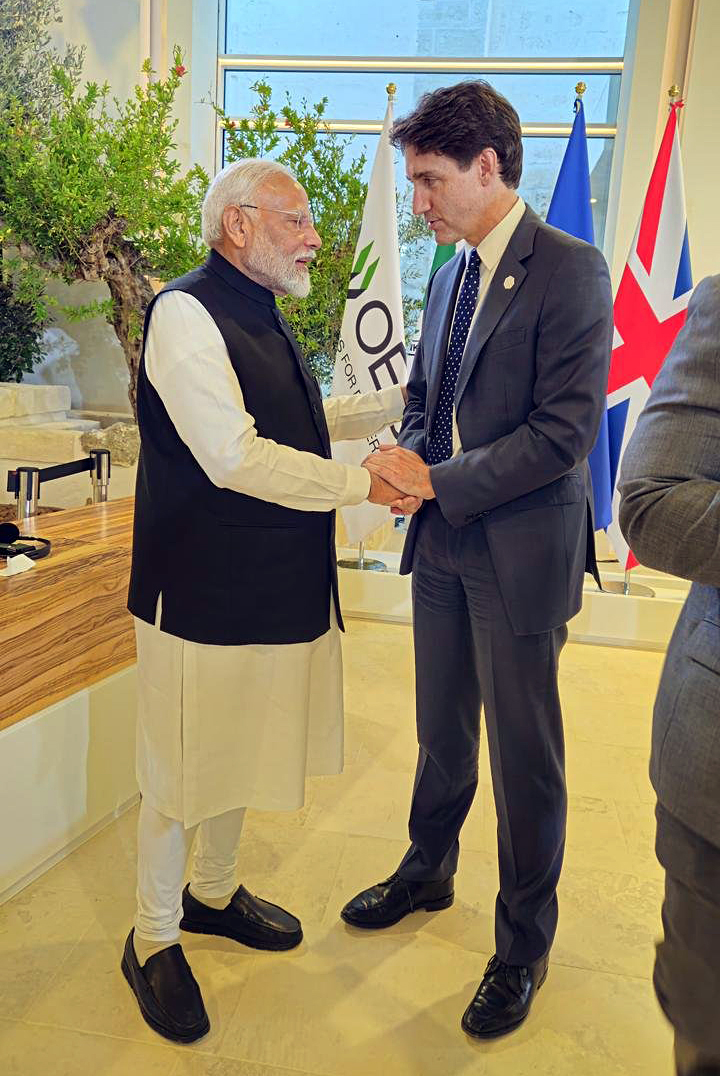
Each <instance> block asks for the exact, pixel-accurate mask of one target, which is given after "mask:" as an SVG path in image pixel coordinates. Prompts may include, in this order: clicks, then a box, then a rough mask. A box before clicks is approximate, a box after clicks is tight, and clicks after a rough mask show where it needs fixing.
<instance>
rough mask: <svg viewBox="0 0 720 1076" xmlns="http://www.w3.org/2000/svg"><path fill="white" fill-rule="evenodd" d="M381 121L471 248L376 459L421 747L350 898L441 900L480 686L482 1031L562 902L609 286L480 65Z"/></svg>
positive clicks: (443, 294) (487, 1030) (433, 321)
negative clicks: (485, 770)
mask: <svg viewBox="0 0 720 1076" xmlns="http://www.w3.org/2000/svg"><path fill="white" fill-rule="evenodd" d="M393 138H394V141H395V143H396V145H399V146H400V147H401V148H402V149H403V151H404V153H405V163H406V170H407V174H408V177H409V179H410V180H411V181H412V183H413V186H414V192H415V193H414V204H413V209H414V212H415V213H418V214H421V215H422V216H423V217H424V218H425V220H426V221H427V222H428V224H429V225H430V227H431V228H432V230H433V231H434V233H435V237H436V239H437V241H438V243H455V242H457V241H458V240H460V239H464V240H465V241H466V243H467V245H468V247H469V250H465V249H463V250H461V251H460V253H458V254H457V255H456V256H455V258H454V259H453V260H452V261H450V262H448V263H447V264H446V265H445V266H443V267H442V268H441V269H439V270H438V272H437V273H436V275H435V276H434V277H433V280H432V284H431V287H430V289H429V295H428V303H427V309H426V312H425V318H424V322H423V331H422V338H421V341H420V344H419V347H418V351H417V353H416V358H415V363H414V367H413V371H412V374H411V377H410V380H409V383H408V403H407V407H406V410H405V416H404V419H403V424H402V429H401V433H400V438H399V442H398V445H399V447H396V448H393V449H392V450H391V451H388V452H383V453H382V454H380V453H378V454H376V455H374V456H373V457H371V459H370V461H368V466H370V467H371V468H374V469H375V470H376V472H377V473H378V474H380V475H381V476H384V477H386V479H388V480H389V481H391V482H393V484H394V485H395V486H396V487H397V488H398V489H401V490H403V491H405V492H406V493H407V494H408V500H407V502H406V504H405V510H406V511H412V510H415V515H414V518H413V520H412V523H411V525H410V529H409V532H408V536H407V540H406V543H405V550H404V554H403V560H402V566H401V571H402V572H409V571H411V570H412V572H413V609H414V630H415V669H416V700H417V727H418V741H419V746H420V752H419V759H418V766H417V773H416V778H415V787H414V793H413V800H412V806H411V811H410V838H411V845H410V848H409V849H408V852H407V854H406V855H405V857H404V858H403V860H402V862H401V863H400V865H399V867H398V869H397V871H396V873H395V874H393V875H392V876H391V877H390V878H388V879H387V880H386V881H384V882H381V883H379V884H378V885H374V886H372V887H371V888H370V889H367V890H365V891H363V892H362V893H360V894H358V895H357V896H356V897H355V898H354V899H353V900H351V901H350V902H349V903H348V904H347V905H346V906H345V908H344V909H343V911H342V916H343V919H344V920H345V921H346V922H347V923H350V924H352V925H354V926H358V927H365V928H378V927H384V926H388V925H390V924H391V923H394V922H397V921H398V920H399V919H401V918H402V917H403V916H405V915H407V914H408V913H409V912H412V911H416V910H417V909H426V910H433V909H439V908H446V907H448V906H449V905H450V904H451V903H452V901H453V875H454V874H455V871H456V869H457V862H458V849H459V846H458V835H459V833H460V829H461V827H462V824H463V822H464V820H465V817H466V815H467V813H468V810H469V808H470V805H471V803H472V800H473V797H474V795H475V789H476V787H477V778H478V772H477V764H478V741H479V724H480V709H481V705H482V706H484V710H485V719H486V724H487V734H488V742H489V749H490V763H491V769H492V779H493V789H494V794H495V805H496V810H497V817H498V854H499V866H500V892H499V894H498V898H497V903H496V917H495V921H496V929H495V946H496V952H495V955H494V956H493V958H492V959H491V961H490V963H489V964H488V966H487V969H486V972H485V975H484V978H483V980H482V983H481V984H480V987H479V989H478V991H477V993H476V995H475V998H474V999H473V1001H472V1002H471V1004H470V1005H469V1007H468V1009H467V1011H466V1012H465V1015H464V1017H463V1022H462V1024H463V1028H464V1029H465V1031H466V1032H468V1033H469V1034H471V1035H474V1036H477V1037H479V1038H486V1037H490V1036H495V1035H501V1034H504V1033H505V1032H508V1031H511V1030H512V1029H513V1028H515V1027H517V1026H518V1025H519V1024H520V1023H521V1022H522V1021H523V1020H524V1018H525V1017H526V1016H527V1013H528V1011H529V1008H530V1004H531V1002H532V999H533V996H534V993H535V991H536V990H537V988H538V987H539V986H540V985H541V983H542V982H543V980H544V978H545V975H546V972H547V964H548V953H549V950H550V947H551V945H552V942H553V937H554V934H555V928H556V923H557V897H556V887H557V883H558V878H559V875H560V868H561V864H562V858H563V850H564V843H565V820H566V806H567V797H566V790H565V776H564V742H563V729H562V715H561V710H560V701H559V698H558V689H557V669H558V659H559V656H560V651H561V650H562V647H563V645H564V643H565V640H566V638H567V628H566V622H567V620H568V619H569V618H570V617H572V616H573V615H574V614H575V613H576V612H577V611H578V609H579V608H580V604H581V595H582V586H583V576H584V572H585V571H586V570H587V571H592V572H593V573H595V574H596V577H597V567H596V564H595V556H594V548H593V534H592V516H591V509H590V504H591V487H590V479H589V470H588V466H587V462H586V460H587V456H588V453H589V452H590V449H591V448H592V446H593V443H594V440H595V436H596V434H597V430H598V426H599V423H600V418H601V414H602V410H603V407H604V401H605V391H606V386H607V374H608V366H609V360H610V348H611V339H612V297H611V290H610V280H609V277H608V271H607V267H606V264H605V261H604V259H603V257H602V255H601V254H600V252H599V251H598V250H596V249H595V248H594V247H592V246H589V245H588V244H586V243H583V242H580V241H579V240H576V239H573V238H571V237H570V236H567V235H565V234H564V233H562V232H559V231H556V230H555V229H554V228H550V227H548V226H547V225H545V224H544V223H543V222H542V221H541V220H540V219H539V218H538V217H537V216H536V215H535V213H533V212H532V210H531V209H529V208H526V207H525V205H524V203H523V202H522V199H520V198H519V197H518V195H517V193H516V188H517V186H518V184H519V182H520V174H521V169H522V142H521V131H520V123H519V120H518V116H517V113H516V112H515V110H514V109H513V108H512V106H511V105H510V104H509V102H508V101H506V100H505V98H504V97H502V96H501V95H500V94H498V93H497V92H496V91H495V90H493V89H492V87H491V86H489V85H488V84H487V83H486V82H483V81H480V80H478V81H472V82H465V83H461V84H459V85H456V86H452V87H449V88H446V89H441V90H437V91H436V92H434V93H432V94H428V95H426V96H425V97H423V98H422V99H421V101H420V102H419V104H418V106H417V108H416V109H415V111H414V112H413V113H412V114H411V115H410V116H409V117H407V118H406V119H403V120H400V121H399V122H398V123H397V124H396V125H395V128H394V131H393Z"/></svg>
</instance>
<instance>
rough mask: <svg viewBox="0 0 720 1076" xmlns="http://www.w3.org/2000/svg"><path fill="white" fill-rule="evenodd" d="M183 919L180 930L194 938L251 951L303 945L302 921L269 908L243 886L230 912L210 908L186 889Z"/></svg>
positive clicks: (229, 907) (270, 906) (266, 903)
mask: <svg viewBox="0 0 720 1076" xmlns="http://www.w3.org/2000/svg"><path fill="white" fill-rule="evenodd" d="M182 905H183V917H182V919H181V920H180V929H181V930H187V931H189V932H190V933H191V934H216V935H218V936H219V937H221V938H230V939H231V940H232V941H236V942H240V943H241V945H249V946H250V948H251V949H272V950H274V951H279V950H281V949H294V948H295V946H296V945H299V944H300V942H301V941H302V936H303V933H302V927H301V925H300V920H299V919H296V918H295V916H294V915H290V912H286V911H284V909H283V908H278V906H277V904H269V903H268V902H267V901H266V900H261V899H260V897H254V896H253V895H252V893H248V891H247V889H245V887H244V886H242V885H241V886H240V887H239V888H238V889H236V890H235V892H234V893H233V895H232V898H231V900H230V903H229V904H228V906H227V908H223V909H222V911H219V910H218V909H217V908H209V907H208V905H207V904H203V903H202V902H201V901H199V900H195V897H194V896H193V895H192V893H191V892H190V887H189V886H187V885H186V886H185V888H184V889H183V895H182Z"/></svg>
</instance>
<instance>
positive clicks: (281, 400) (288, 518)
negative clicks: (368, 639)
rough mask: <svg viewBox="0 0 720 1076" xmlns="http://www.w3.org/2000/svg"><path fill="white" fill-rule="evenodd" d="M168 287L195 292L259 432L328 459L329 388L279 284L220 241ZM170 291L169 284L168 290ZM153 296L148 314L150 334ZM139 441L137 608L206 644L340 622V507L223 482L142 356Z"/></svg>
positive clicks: (310, 634) (131, 600) (305, 635)
mask: <svg viewBox="0 0 720 1076" xmlns="http://www.w3.org/2000/svg"><path fill="white" fill-rule="evenodd" d="M163 291H184V292H187V293H188V294H189V295H192V296H194V298H196V299H197V300H198V301H199V302H201V303H202V305H203V306H204V307H205V309H206V310H207V311H208V313H209V314H210V316H211V317H212V318H213V320H214V321H215V323H216V325H217V327H218V329H219V330H220V333H221V334H222V337H223V340H224V341H225V344H226V346H227V349H228V354H229V356H230V362H231V363H232V366H233V369H234V371H235V373H236V375H237V378H238V381H239V382H240V387H241V389H242V392H243V397H244V399H245V407H246V409H247V411H248V412H249V414H251V415H252V416H253V418H254V419H255V424H256V427H257V432H258V436H260V437H264V438H270V439H272V440H273V441H277V442H279V443H280V444H284V445H290V446H291V447H292V448H297V449H300V450H301V451H304V452H313V453H314V454H315V455H318V456H322V457H324V458H329V457H330V438H329V436H328V430H327V424H326V422H325V413H324V410H323V405H322V397H321V394H320V389H319V387H318V383H317V381H316V380H315V378H314V377H313V376H312V374H311V373H310V371H309V369H308V367H307V365H306V363H305V361H304V359H303V357H302V355H301V353H300V350H299V348H298V345H297V343H296V341H295V339H294V337H293V335H292V333H291V331H290V328H289V326H288V324H287V322H286V321H285V320H284V319H283V317H282V315H281V314H280V311H279V310H278V309H277V307H276V305H275V297H274V296H273V294H272V292H270V291H268V290H267V289H266V288H263V287H262V286H261V285H259V284H256V283H255V282H254V281H252V280H250V279H249V278H248V277H246V276H245V275H244V274H243V273H241V272H240V271H239V270H238V269H236V268H235V267H234V266H232V265H231V264H230V262H228V261H227V260H226V259H225V258H223V257H222V255H220V254H218V253H217V252H216V251H212V252H211V254H210V256H209V258H208V260H207V261H206V262H205V264H204V265H202V266H201V267H200V268H199V269H195V270H194V271H193V272H191V273H188V274H187V275H186V276H183V277H180V278H179V279H178V280H174V281H172V282H171V283H170V284H168V285H167V286H166V287H165V288H164V289H163ZM161 294H162V293H161ZM154 303H155V300H153V301H152V302H151V303H150V305H149V306H148V309H147V313H146V315H145V334H146V338H147V327H148V324H149V320H150V316H151V314H152V309H153V305H154ZM137 412H138V424H139V427H140V438H141V450H140V459H139V462H138V473H137V485H136V493H135V523H134V532H133V554H132V570H131V574H130V592H129V597H128V608H129V610H130V612H131V613H133V614H134V615H135V616H137V617H139V618H140V619H141V620H145V621H147V622H148V623H150V624H153V623H154V622H155V610H156V607H157V599H158V595H159V594H160V593H161V592H162V616H161V622H160V627H161V629H162V630H163V631H166V632H168V633H169V634H171V635H177V636H179V637H180V638H182V639H188V640H192V641H194V642H200V643H214V644H220V645H228V646H230V645H240V644H247V643H299V642H309V641H311V640H313V639H317V638H318V637H319V636H320V635H322V634H324V633H325V632H326V631H328V629H329V626H330V600H331V592H332V598H333V600H334V602H335V609H336V613H337V619H338V623H339V624H340V626H341V627H342V620H341V617H340V606H339V602H338V590H337V568H336V562H335V513H334V512H300V511H295V510H294V509H290V508H284V507H282V506H281V505H278V504H274V503H272V502H269V501H262V500H259V499H258V498H256V497H248V496H246V495H245V494H242V493H235V492H233V491H232V490H229V489H219V488H218V487H217V486H215V485H214V484H213V483H212V482H211V481H210V479H209V478H208V476H207V475H206V474H205V472H204V471H203V469H202V468H201V467H200V465H199V463H198V462H197V460H196V459H195V457H194V456H193V455H192V453H191V452H190V449H189V448H188V447H187V445H185V443H184V442H183V441H182V440H181V439H180V437H179V436H178V433H177V431H176V429H175V427H174V425H173V423H172V422H171V420H170V417H169V416H168V413H167V411H166V410H165V407H164V405H163V402H162V400H161V399H160V396H159V395H158V393H157V392H156V391H155V389H154V388H153V386H152V384H151V383H150V381H149V379H148V376H147V373H146V371H145V347H144V345H143V353H142V356H141V360H140V368H139V372H138V386H137Z"/></svg>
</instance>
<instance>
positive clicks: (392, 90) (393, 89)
mask: <svg viewBox="0 0 720 1076" xmlns="http://www.w3.org/2000/svg"><path fill="white" fill-rule="evenodd" d="M385 90H386V92H387V95H388V97H389V98H390V100H391V101H394V100H395V94H396V93H397V86H396V85H395V83H394V82H388V84H387V86H386V87H385Z"/></svg>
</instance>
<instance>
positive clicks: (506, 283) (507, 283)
mask: <svg viewBox="0 0 720 1076" xmlns="http://www.w3.org/2000/svg"><path fill="white" fill-rule="evenodd" d="M503 287H504V288H505V291H510V288H514V287H515V277H514V276H506V277H505V279H504V280H503Z"/></svg>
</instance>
